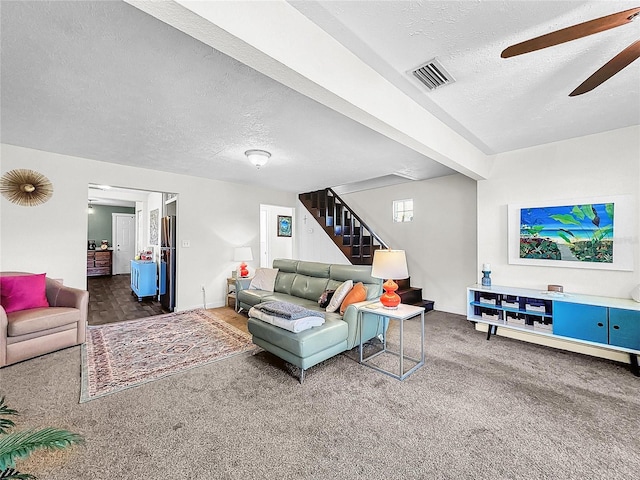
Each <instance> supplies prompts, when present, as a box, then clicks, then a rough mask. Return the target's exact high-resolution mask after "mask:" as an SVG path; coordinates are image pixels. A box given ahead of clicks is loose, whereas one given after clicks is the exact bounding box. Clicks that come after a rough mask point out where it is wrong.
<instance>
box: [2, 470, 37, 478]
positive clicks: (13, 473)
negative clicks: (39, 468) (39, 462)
mask: <svg viewBox="0 0 640 480" xmlns="http://www.w3.org/2000/svg"><path fill="white" fill-rule="evenodd" d="M35 478H36V477H35V476H34V475H31V474H29V473H20V472H19V471H17V470H14V469H13V468H7V469H6V470H4V471H2V472H0V480H7V479H12V480H32V479H35Z"/></svg>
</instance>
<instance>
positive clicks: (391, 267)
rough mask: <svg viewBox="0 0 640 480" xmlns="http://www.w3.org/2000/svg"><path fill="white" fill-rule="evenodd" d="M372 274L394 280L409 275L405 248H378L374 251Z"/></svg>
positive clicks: (375, 276)
mask: <svg viewBox="0 0 640 480" xmlns="http://www.w3.org/2000/svg"><path fill="white" fill-rule="evenodd" d="M371 276H372V277H374V278H382V279H387V278H392V279H394V280H399V279H402V278H407V277H409V270H408V269H407V257H406V255H405V253H404V250H376V251H375V252H373V267H372V269H371Z"/></svg>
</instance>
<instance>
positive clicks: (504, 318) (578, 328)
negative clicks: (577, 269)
mask: <svg viewBox="0 0 640 480" xmlns="http://www.w3.org/2000/svg"><path fill="white" fill-rule="evenodd" d="M467 298H468V308H467V319H468V320H471V321H472V322H480V323H486V324H487V325H488V331H487V340H489V339H490V338H491V334H492V333H493V334H495V333H496V332H497V331H498V328H499V327H500V328H509V329H513V330H520V331H526V332H529V333H533V334H537V335H543V336H549V337H555V338H562V339H563V340H570V341H573V342H577V343H581V344H585V345H592V346H597V347H600V348H606V349H610V350H616V351H619V352H624V353H628V354H629V360H630V364H631V371H632V372H633V373H634V375H636V376H640V370H639V368H638V354H640V303H638V302H634V301H633V300H631V299H625V298H610V297H598V296H593V295H579V294H573V293H558V292H546V291H540V290H532V289H525V288H514V287H501V286H491V287H484V286H482V285H473V286H471V287H468V288H467Z"/></svg>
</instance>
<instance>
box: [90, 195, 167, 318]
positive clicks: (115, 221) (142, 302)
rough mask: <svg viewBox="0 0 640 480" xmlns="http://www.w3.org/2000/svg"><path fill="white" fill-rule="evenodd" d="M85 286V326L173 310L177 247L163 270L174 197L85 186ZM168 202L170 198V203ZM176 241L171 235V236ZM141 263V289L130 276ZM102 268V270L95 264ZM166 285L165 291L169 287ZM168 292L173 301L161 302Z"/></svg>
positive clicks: (132, 276) (137, 281)
mask: <svg viewBox="0 0 640 480" xmlns="http://www.w3.org/2000/svg"><path fill="white" fill-rule="evenodd" d="M88 200H89V201H88V203H89V209H88V222H87V223H88V231H87V237H88V240H87V245H88V246H87V289H88V290H89V318H88V323H89V325H99V324H105V323H111V322H119V321H124V320H133V319H136V318H143V317H149V316H153V315H159V314H162V313H167V312H170V311H173V310H174V309H175V305H176V301H177V298H176V295H175V277H176V271H177V270H176V266H177V263H176V262H175V249H174V250H173V253H174V254H173V256H172V257H173V268H172V269H171V270H170V271H168V272H167V269H163V268H162V266H163V264H162V258H163V257H162V256H163V247H164V246H166V245H165V244H164V243H163V241H164V240H163V236H162V232H161V226H162V224H163V221H164V218H165V217H166V216H167V215H171V217H172V218H173V225H174V226H175V224H176V219H177V213H178V195H177V194H173V193H169V192H155V191H146V190H138V189H131V188H126V187H114V186H106V185H97V184H89V188H88ZM168 200H170V201H168ZM173 241H175V234H174V235H173ZM138 266H144V272H145V275H146V276H148V277H149V278H145V283H144V285H145V289H144V291H143V290H141V289H140V283H139V278H138V277H136V278H135V280H136V281H134V275H132V267H133V271H134V273H135V272H137V271H138V268H137V267H138ZM98 267H100V268H98ZM168 284H170V288H169V289H167V287H166V286H167V285H168ZM168 291H170V292H171V293H172V298H171V300H172V301H171V302H166V304H165V305H163V303H165V302H163V301H162V300H164V298H163V296H165V295H166V294H167V292H168Z"/></svg>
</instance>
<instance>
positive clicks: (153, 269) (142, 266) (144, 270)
mask: <svg viewBox="0 0 640 480" xmlns="http://www.w3.org/2000/svg"><path fill="white" fill-rule="evenodd" d="M157 276H158V266H157V265H156V263H155V262H143V261H139V260H131V291H132V292H133V294H134V295H136V296H137V297H138V301H139V302H140V301H142V298H143V297H152V296H154V295H156V294H157V293H158V291H157V289H158V287H157V285H158V282H157Z"/></svg>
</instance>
